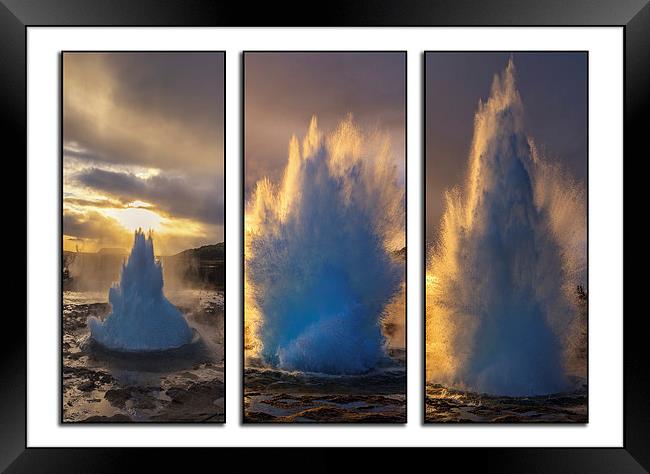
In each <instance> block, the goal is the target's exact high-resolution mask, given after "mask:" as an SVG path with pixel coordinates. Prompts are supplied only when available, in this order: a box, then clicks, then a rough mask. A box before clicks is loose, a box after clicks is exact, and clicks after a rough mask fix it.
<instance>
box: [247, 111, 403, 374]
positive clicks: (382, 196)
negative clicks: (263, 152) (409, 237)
mask: <svg viewBox="0 0 650 474" xmlns="http://www.w3.org/2000/svg"><path fill="white" fill-rule="evenodd" d="M394 160H395V158H394V156H393V155H392V154H391V153H390V148H389V147H388V142H387V140H386V139H382V138H380V137H374V138H373V137H368V136H365V135H363V134H361V132H360V131H359V130H358V129H357V127H356V126H355V125H354V124H353V122H352V119H351V118H348V119H347V120H344V121H343V122H342V123H341V124H340V126H339V128H338V129H337V130H336V132H334V133H332V134H331V135H330V136H329V137H328V138H327V139H326V138H324V137H322V136H321V134H320V132H319V131H318V128H317V123H316V119H313V120H312V123H311V126H310V129H309V132H308V134H307V137H306V138H305V140H304V142H303V146H302V149H301V148H300V147H299V145H298V141H297V140H296V139H295V138H294V139H292V142H291V145H290V150H289V161H288V163H287V166H286V169H285V174H284V178H283V180H282V183H281V184H280V185H279V186H274V185H272V184H271V183H269V182H268V181H266V180H262V181H260V182H259V183H258V185H257V189H256V192H255V195H254V197H253V199H252V200H251V202H250V203H249V206H248V209H247V216H246V221H247V231H246V293H247V308H246V318H247V324H249V325H251V326H253V329H252V331H253V333H254V338H255V339H256V344H257V347H258V355H259V357H260V358H261V359H262V360H263V361H264V362H265V363H266V364H268V365H271V366H274V367H279V368H282V369H286V370H301V371H311V372H321V373H327V374H358V373H363V372H366V371H368V370H371V369H372V368H374V367H375V366H376V365H377V363H378V361H379V360H380V359H381V358H383V357H384V356H385V340H384V336H383V333H382V327H381V321H382V314H383V311H384V309H385V307H386V305H387V304H388V303H389V301H390V300H391V298H392V297H393V296H394V295H395V293H396V292H397V291H398V290H399V287H400V283H401V282H402V280H403V278H404V267H403V263H402V262H400V261H399V259H396V258H395V257H394V256H392V254H391V250H390V241H392V239H396V241H398V242H399V241H400V238H401V243H400V244H395V245H397V246H399V245H403V220H404V213H403V202H404V194H403V187H402V186H400V184H399V183H398V179H397V173H396V167H395V161H394ZM400 248H401V247H400Z"/></svg>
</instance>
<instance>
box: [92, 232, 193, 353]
mask: <svg viewBox="0 0 650 474" xmlns="http://www.w3.org/2000/svg"><path fill="white" fill-rule="evenodd" d="M162 288H163V277H162V267H161V265H160V263H158V262H156V261H155V258H154V252H153V237H152V235H151V233H150V234H149V237H148V238H145V235H144V232H142V230H141V229H138V230H137V231H136V232H135V239H134V242H133V249H132V250H131V254H130V255H129V258H128V261H127V262H126V263H125V264H124V265H123V266H122V275H121V278H120V283H119V284H114V285H113V286H112V287H111V289H110V290H109V293H108V300H109V302H110V304H111V306H112V308H113V310H112V312H111V313H110V314H109V315H108V316H107V317H106V319H105V320H104V321H101V320H99V319H97V318H95V317H90V318H89V320H88V326H89V328H90V335H91V337H92V338H93V339H94V340H95V341H97V342H98V343H100V344H101V345H102V346H105V347H107V348H109V349H113V350H118V351H128V352H138V351H161V350H166V349H173V348H176V347H180V346H182V345H184V344H187V343H189V342H190V341H191V340H192V329H191V328H190V327H189V325H188V324H187V321H185V318H184V317H183V315H182V314H181V312H180V311H178V309H176V307H175V306H174V305H172V304H171V303H170V302H169V301H168V300H167V298H165V295H164V294H163V291H162Z"/></svg>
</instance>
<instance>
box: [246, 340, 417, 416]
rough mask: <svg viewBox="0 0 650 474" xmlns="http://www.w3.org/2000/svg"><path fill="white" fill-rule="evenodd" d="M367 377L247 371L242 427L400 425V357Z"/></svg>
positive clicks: (402, 382)
mask: <svg viewBox="0 0 650 474" xmlns="http://www.w3.org/2000/svg"><path fill="white" fill-rule="evenodd" d="M393 356H394V358H393V362H392V363H391V364H390V365H389V366H388V367H382V368H380V369H378V370H376V371H374V372H372V373H369V374H364V375H358V376H327V375H322V374H320V375H319V374H306V373H301V372H285V371H280V370H275V369H269V368H264V367H255V366H251V364H250V363H248V364H247V365H248V367H247V368H246V369H245V373H244V421H245V422H246V423H269V422H271V423H293V422H304V423H405V422H406V370H405V366H404V362H403V357H404V354H403V353H402V354H397V353H394V354H393Z"/></svg>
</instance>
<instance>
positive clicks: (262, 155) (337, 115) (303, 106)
mask: <svg viewBox="0 0 650 474" xmlns="http://www.w3.org/2000/svg"><path fill="white" fill-rule="evenodd" d="M405 61H406V56H405V54H403V53H342V52H336V53H245V55H244V62H245V87H244V94H245V98H244V100H245V120H246V123H245V151H246V171H245V193H246V196H248V195H249V193H250V191H251V190H252V188H253V186H254V184H255V183H256V182H257V180H259V179H260V178H262V177H265V176H266V177H269V178H271V179H272V180H277V179H278V178H279V177H280V175H281V173H282V170H283V168H284V164H285V162H286V160H287V150H288V146H289V140H290V138H291V135H292V134H295V135H296V136H297V137H299V138H302V136H304V134H305V132H306V131H307V126H308V125H309V120H310V118H311V117H312V115H316V116H317V117H318V121H319V127H320V128H321V129H322V130H332V129H334V128H335V127H336V125H337V124H338V123H339V121H340V120H341V119H343V118H345V116H346V114H348V113H352V115H353V116H354V119H355V121H356V122H358V123H360V124H362V125H363V126H364V127H370V128H372V127H380V128H381V129H382V130H386V131H388V132H389V133H390V135H391V140H392V146H393V150H395V151H396V152H397V153H399V152H401V151H402V150H403V149H404V129H405V110H404V109H405V87H406V84H405V80H406V77H405ZM398 156H399V155H398Z"/></svg>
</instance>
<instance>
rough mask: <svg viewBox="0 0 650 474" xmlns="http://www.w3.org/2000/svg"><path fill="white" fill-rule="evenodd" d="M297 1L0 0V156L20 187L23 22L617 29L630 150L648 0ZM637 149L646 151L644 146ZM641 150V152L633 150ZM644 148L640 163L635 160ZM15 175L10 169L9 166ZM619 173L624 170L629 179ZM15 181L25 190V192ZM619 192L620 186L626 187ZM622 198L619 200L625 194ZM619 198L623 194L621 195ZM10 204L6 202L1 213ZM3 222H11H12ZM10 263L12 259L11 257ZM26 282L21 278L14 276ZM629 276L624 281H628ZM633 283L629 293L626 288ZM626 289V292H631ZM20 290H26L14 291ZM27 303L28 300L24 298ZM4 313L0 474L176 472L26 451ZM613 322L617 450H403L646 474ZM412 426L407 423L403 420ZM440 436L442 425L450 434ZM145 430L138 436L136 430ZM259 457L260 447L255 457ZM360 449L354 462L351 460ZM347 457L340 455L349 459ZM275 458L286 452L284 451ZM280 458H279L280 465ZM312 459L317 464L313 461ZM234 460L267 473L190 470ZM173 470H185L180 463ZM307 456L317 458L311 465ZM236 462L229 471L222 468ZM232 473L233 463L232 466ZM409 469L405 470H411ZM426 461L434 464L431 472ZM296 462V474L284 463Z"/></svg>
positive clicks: (635, 402)
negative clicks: (13, 161)
mask: <svg viewBox="0 0 650 474" xmlns="http://www.w3.org/2000/svg"><path fill="white" fill-rule="evenodd" d="M304 7H305V4H304V3H298V2H295V1H293V0H292V1H289V2H285V3H283V4H282V5H281V6H280V5H278V4H276V3H269V4H257V5H256V7H255V8H250V7H248V6H247V5H244V4H241V3H240V4H237V3H234V2H231V3H225V2H222V3H217V2H212V1H210V0H168V1H165V2H162V1H157V0H139V1H137V2H135V0H94V1H93V2H92V5H91V4H90V3H88V2H87V0H0V60H1V63H2V67H1V68H0V91H1V92H0V97H1V98H2V102H1V104H2V106H1V107H0V116H1V117H2V125H3V132H4V135H3V136H4V137H6V140H5V143H6V144H8V145H9V149H8V151H6V152H5V155H6V156H15V157H24V159H25V162H24V164H23V165H22V166H23V167H22V171H21V172H22V173H25V180H26V164H27V163H26V156H27V153H26V152H27V141H26V137H27V121H26V119H27V107H26V105H27V97H26V79H27V64H26V44H27V28H28V27H30V26H244V25H246V26H262V25H278V26H299V25H300V26H477V27H480V26H592V27H593V26H617V27H622V28H623V34H624V48H625V51H624V61H625V63H624V95H625V97H624V148H625V150H626V151H628V152H630V150H633V151H636V150H639V151H641V149H642V148H641V146H642V142H643V141H645V134H647V111H648V110H650V91H649V88H648V78H649V77H650V61H648V51H650V3H649V0H625V1H619V2H617V1H616V0H574V1H573V2H570V3H569V2H555V1H550V0H546V1H539V0H522V1H519V2H512V1H509V0H485V1H484V2H483V3H481V4H480V7H479V4H478V3H477V2H473V1H472V0H456V1H450V0H412V1H411V2H409V3H408V5H405V4H403V3H400V2H394V1H391V0H369V1H368V2H364V4H363V5H362V4H360V3H352V2H346V1H344V0H332V1H331V2H328V3H327V4H324V5H321V7H320V8H319V9H318V11H319V13H318V14H306V13H305V10H304ZM643 144H644V145H645V143H643ZM644 149H645V150H647V145H646V147H644ZM645 155H647V151H645V152H643V153H642V154H641V156H639V158H640V159H641V160H643V159H644V158H645ZM18 168H20V166H16V168H15V169H18ZM629 176H630V173H629V172H628V178H629ZM26 184H27V183H26V181H25V185H26ZM628 189H630V186H628ZM624 194H625V192H624ZM624 197H625V196H624ZM8 207H9V206H8ZM12 211H13V212H14V215H15V216H16V218H15V219H14V220H13V222H23V223H24V225H25V227H27V213H26V204H25V213H23V212H22V211H23V209H22V208H21V207H20V206H14V207H13V209H12ZM12 217H14V216H12ZM12 254H13V255H12V258H14V259H15V263H14V262H12V263H13V265H12V266H11V268H24V266H25V259H26V258H27V250H26V244H25V250H24V256H21V258H20V259H19V258H18V255H19V254H20V252H16V251H14V252H12ZM19 260H20V261H19ZM23 281H25V280H23ZM630 281H632V280H628V283H629V282H630ZM636 286H640V285H639V283H636ZM636 286H635V287H634V289H633V290H629V289H628V295H629V294H632V291H634V293H635V294H642V293H639V292H637V291H636V290H637V288H636ZM25 293H27V288H26V286H25ZM25 301H26V303H25V304H27V299H25ZM19 314H20V313H18V314H15V315H11V314H6V315H5V316H6V317H5V324H7V325H8V326H9V327H8V328H7V329H5V331H6V332H5V334H12V337H6V338H5V341H4V342H3V345H2V358H1V359H0V361H1V362H0V363H1V364H2V384H1V385H0V387H2V388H1V389H0V469H1V470H3V471H4V470H7V472H50V471H51V472H55V471H56V472H58V471H64V472H65V471H74V472H105V471H106V472H110V471H113V470H115V469H120V468H125V467H128V466H130V465H133V464H132V462H135V461H136V459H137V461H138V464H143V463H146V464H144V465H147V466H148V467H149V469H150V470H155V469H157V468H159V467H162V470H163V471H166V470H169V469H170V468H171V467H172V466H174V465H177V464H179V462H180V460H181V459H180V458H181V457H183V458H185V457H186V453H185V452H184V453H183V456H179V452H178V451H177V450H170V449H165V450H162V449H146V450H137V451H136V450H135V449H122V448H119V449H118V448H114V449H108V448H97V449H95V448H93V449H74V448H28V447H27V436H26V434H27V432H26V412H25V410H26V394H27V386H26V385H27V379H26V365H27V361H26V335H27V333H26V330H27V328H26V311H25V313H23V314H25V319H24V320H23V319H21V318H20V317H19ZM633 316H635V317H630V318H626V319H625V321H624V360H625V366H624V443H623V444H624V445H623V447H621V448H582V449H580V448H546V449H543V448H520V449H516V448H499V449H480V451H481V452H480V453H476V452H475V451H477V450H472V451H474V452H471V453H469V452H468V453H464V452H461V451H459V449H460V448H450V449H436V450H435V452H432V451H431V450H425V449H418V450H412V452H410V453H405V455H406V456H408V459H409V461H411V463H412V462H413V458H412V457H411V456H417V457H418V458H421V459H420V461H421V462H422V463H423V464H424V463H428V462H432V463H436V464H451V463H452V462H453V463H454V464H457V465H461V466H463V467H468V466H469V465H470V464H473V465H475V467H480V468H483V469H485V468H489V469H491V470H495V471H497V472H571V473H574V472H590V473H596V472H617V473H624V472H625V473H626V472H630V473H631V472H648V471H649V470H650V450H649V449H648V446H649V445H650V410H648V408H647V406H648V405H647V400H648V397H649V396H650V376H649V375H650V372H649V371H648V368H647V352H646V350H645V346H646V345H647V331H646V330H645V329H646V323H645V316H644V314H642V313H640V314H634V315H633ZM412 422H417V420H412ZM448 429H453V427H449V428H448ZM143 434H144V433H143ZM314 450H315V449H312V448H309V449H301V450H297V452H296V453H292V454H291V455H290V456H291V463H290V464H288V465H286V464H285V463H283V464H284V465H283V466H282V467H283V469H288V470H291V469H292V468H293V469H294V470H295V469H299V468H301V467H302V468H304V467H305V466H314V463H315V462H316V465H315V466H317V467H318V468H321V469H324V468H325V466H328V465H329V466H332V467H334V466H337V465H340V464H341V462H342V460H341V459H340V457H339V456H337V455H334V456H331V455H326V456H325V457H323V453H322V452H318V453H315V452H314ZM258 451H259V450H258ZM357 453H359V454H357ZM347 454H350V452H349V451H348V452H347ZM285 456H286V455H285ZM285 456H281V457H282V458H284V457H285ZM315 456H316V458H315ZM222 457H223V458H224V461H223V462H225V459H227V460H228V461H231V462H233V463H234V462H238V463H242V460H243V464H244V466H246V469H247V470H248V469H251V470H252V469H254V468H258V467H266V468H268V467H270V466H271V465H273V464H274V463H275V462H278V461H277V459H276V458H275V456H273V457H269V456H268V455H264V454H262V455H260V456H256V455H255V454H253V455H252V456H250V455H247V454H246V455H244V458H243V459H242V453H241V452H240V451H238V450H229V451H220V452H219V453H218V454H215V451H214V450H206V449H201V450H192V452H191V454H189V458H187V459H189V462H191V463H195V462H196V461H207V462H210V463H211V464H212V465H214V466H216V462H217V461H219V462H222V461H221V458H222ZM353 458H354V461H355V463H354V464H358V465H359V466H363V467H364V468H365V469H366V470H368V468H370V469H374V468H379V469H381V470H382V471H383V470H388V469H393V468H394V469H396V470H397V469H400V470H403V467H404V464H403V463H404V462H406V460H407V458H405V457H404V456H403V455H400V453H397V455H394V454H390V455H385V454H381V453H377V452H376V451H375V452H372V453H369V452H368V450H367V449H366V450H361V451H358V452H355V453H354V454H353ZM187 459H186V460H185V461H184V462H183V464H182V466H183V467H187V463H188V460H187ZM315 459H316V460H315ZM233 465H235V464H233ZM238 465H241V464H238ZM411 465H415V464H411ZM434 465H435V464H434ZM294 466H295V467H294Z"/></svg>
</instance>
